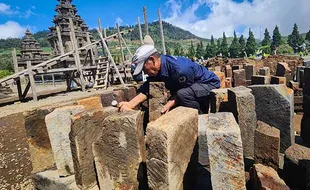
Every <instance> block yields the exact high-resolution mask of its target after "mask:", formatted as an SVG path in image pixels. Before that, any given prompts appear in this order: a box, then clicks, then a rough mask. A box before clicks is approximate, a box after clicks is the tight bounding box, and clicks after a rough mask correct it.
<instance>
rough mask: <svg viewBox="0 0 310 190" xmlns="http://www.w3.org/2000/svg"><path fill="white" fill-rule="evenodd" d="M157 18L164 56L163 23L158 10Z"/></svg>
mask: <svg viewBox="0 0 310 190" xmlns="http://www.w3.org/2000/svg"><path fill="white" fill-rule="evenodd" d="M158 18H159V26H160V36H161V41H162V45H163V54H164V55H165V54H166V46H165V37H164V29H163V22H162V20H161V15H160V10H159V9H158Z"/></svg>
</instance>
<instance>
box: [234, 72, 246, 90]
mask: <svg viewBox="0 0 310 190" xmlns="http://www.w3.org/2000/svg"><path fill="white" fill-rule="evenodd" d="M233 72H234V84H235V85H234V86H242V85H243V86H244V85H245V84H246V79H245V70H244V69H239V70H234V71H233Z"/></svg>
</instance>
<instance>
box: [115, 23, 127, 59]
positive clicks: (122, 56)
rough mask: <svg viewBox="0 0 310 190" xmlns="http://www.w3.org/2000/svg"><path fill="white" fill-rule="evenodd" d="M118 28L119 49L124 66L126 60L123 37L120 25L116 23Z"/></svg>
mask: <svg viewBox="0 0 310 190" xmlns="http://www.w3.org/2000/svg"><path fill="white" fill-rule="evenodd" d="M116 28H117V33H118V42H119V47H120V48H121V61H122V64H124V62H125V60H124V50H123V44H122V40H121V38H122V36H121V31H120V29H119V25H118V23H116Z"/></svg>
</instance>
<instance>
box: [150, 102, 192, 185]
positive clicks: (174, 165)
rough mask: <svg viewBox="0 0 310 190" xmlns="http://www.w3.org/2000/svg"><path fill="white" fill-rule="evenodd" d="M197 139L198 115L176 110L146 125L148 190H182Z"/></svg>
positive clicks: (182, 109) (182, 108)
mask: <svg viewBox="0 0 310 190" xmlns="http://www.w3.org/2000/svg"><path fill="white" fill-rule="evenodd" d="M197 135H198V111H197V110H196V109H191V108H185V107H177V108H175V109H174V110H172V111H170V112H168V113H167V114H165V115H163V116H162V117H160V118H159V119H157V120H156V121H154V122H151V123H149V124H148V126H147V129H146V143H147V163H146V165H147V175H148V184H149V188H150V189H171V190H172V189H173V190H179V189H183V180H184V181H185V180H186V179H184V178H185V177H184V175H185V172H186V170H187V169H188V164H189V162H190V158H191V155H192V153H193V150H194V146H195V144H196V140H197Z"/></svg>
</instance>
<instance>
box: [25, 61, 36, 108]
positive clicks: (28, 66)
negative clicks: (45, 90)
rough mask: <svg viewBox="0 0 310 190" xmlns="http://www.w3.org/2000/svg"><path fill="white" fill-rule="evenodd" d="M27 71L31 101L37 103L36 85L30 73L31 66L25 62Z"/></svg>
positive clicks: (28, 62) (31, 72)
mask: <svg viewBox="0 0 310 190" xmlns="http://www.w3.org/2000/svg"><path fill="white" fill-rule="evenodd" d="M27 70H28V77H29V82H30V85H31V90H32V97H33V101H35V102H36V101H38V94H37V91H36V83H35V80H34V77H33V71H32V65H31V62H30V61H27Z"/></svg>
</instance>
